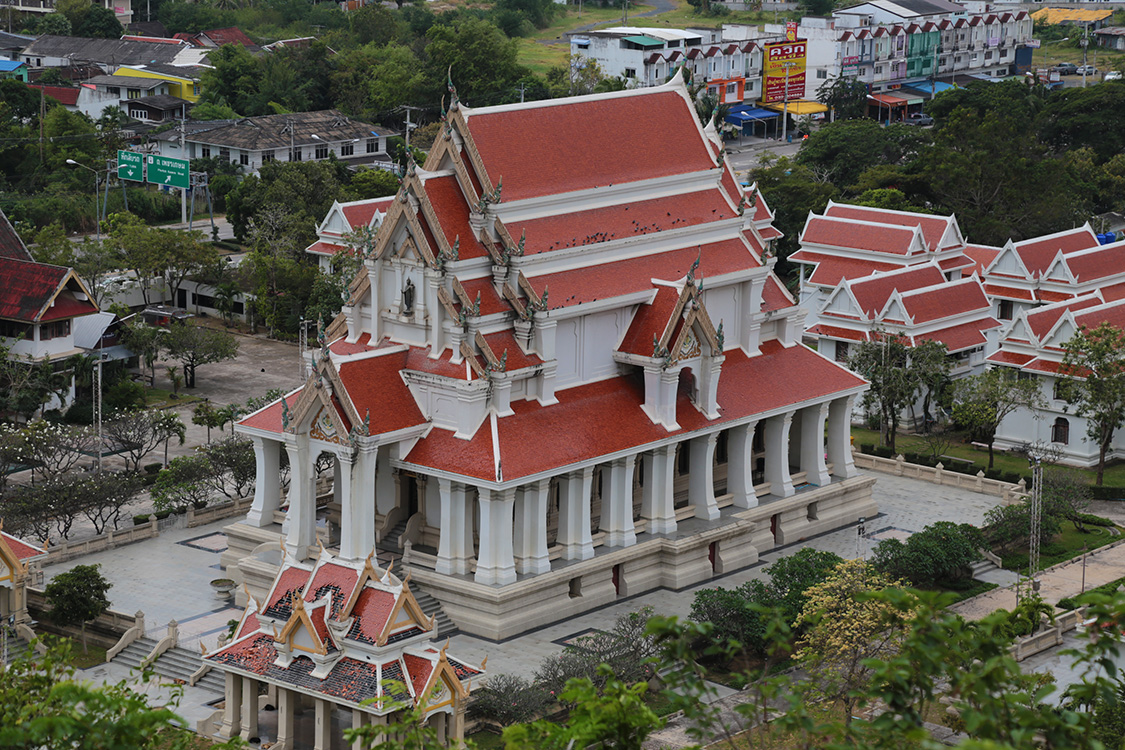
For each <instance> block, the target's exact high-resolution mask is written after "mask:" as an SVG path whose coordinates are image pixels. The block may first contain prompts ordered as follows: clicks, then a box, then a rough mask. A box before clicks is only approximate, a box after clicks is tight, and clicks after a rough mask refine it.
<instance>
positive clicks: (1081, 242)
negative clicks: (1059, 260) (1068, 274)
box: [1015, 226, 1098, 278]
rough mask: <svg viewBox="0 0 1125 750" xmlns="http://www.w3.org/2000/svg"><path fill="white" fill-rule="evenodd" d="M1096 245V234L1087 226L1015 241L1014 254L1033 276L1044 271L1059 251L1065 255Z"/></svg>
mask: <svg viewBox="0 0 1125 750" xmlns="http://www.w3.org/2000/svg"><path fill="white" fill-rule="evenodd" d="M1097 246H1098V238H1097V235H1095V234H1094V231H1093V230H1092V229H1090V227H1088V226H1083V227H1079V228H1078V229H1071V230H1069V231H1066V232H1059V233H1058V234H1052V235H1048V236H1047V237H1037V238H1035V239H1032V240H1024V241H1023V242H1017V243H1015V249H1016V254H1018V255H1019V256H1020V260H1022V261H1023V264H1024V266H1025V267H1026V268H1027V270H1028V272H1029V273H1030V274H1031V275H1032V277H1033V278H1034V277H1036V276H1039V275H1040V274H1042V273H1043V272H1044V271H1046V270H1047V268H1048V267H1049V266H1050V265H1051V261H1053V260H1054V259H1055V256H1056V255H1058V254H1059V252H1062V254H1063V255H1067V254H1069V253H1073V252H1077V251H1079V250H1085V249H1087V248H1091V247H1097Z"/></svg>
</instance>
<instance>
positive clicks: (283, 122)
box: [185, 109, 395, 173]
mask: <svg viewBox="0 0 1125 750" xmlns="http://www.w3.org/2000/svg"><path fill="white" fill-rule="evenodd" d="M394 134H395V133H394V131H393V130H388V129H387V128H383V127H380V126H378V125H370V124H368V123H365V122H360V121H358V120H353V119H351V118H349V117H347V116H345V115H343V114H341V113H340V112H338V111H336V110H334V109H327V110H322V111H320V112H294V113H292V114H286V115H264V116H262V117H246V118H243V119H241V120H236V121H235V122H234V123H232V124H230V125H227V126H225V127H218V128H211V129H208V130H204V131H202V132H196V133H190V134H188V135H187V136H186V139H185V140H186V142H187V152H188V153H187V154H186V157H187V158H189V159H197V158H209V157H215V156H217V157H219V158H220V159H224V160H229V161H232V162H234V163H236V164H239V165H241V166H242V167H243V169H244V170H245V171H247V172H249V173H255V172H257V171H258V169H259V168H261V166H262V164H264V163H266V162H271V161H320V160H323V159H327V158H329V157H330V156H334V157H335V158H337V159H339V160H340V161H343V162H346V163H348V164H351V165H356V166H358V165H362V164H375V163H383V164H387V165H388V166H389V165H390V162H391V158H390V155H389V154H388V153H387V138H389V137H390V136H392V135H394Z"/></svg>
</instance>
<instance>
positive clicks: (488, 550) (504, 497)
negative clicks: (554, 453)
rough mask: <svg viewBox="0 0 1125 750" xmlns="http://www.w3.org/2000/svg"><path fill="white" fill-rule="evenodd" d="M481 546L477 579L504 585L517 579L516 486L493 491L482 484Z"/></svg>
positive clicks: (491, 583)
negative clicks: (514, 551)
mask: <svg viewBox="0 0 1125 750" xmlns="http://www.w3.org/2000/svg"><path fill="white" fill-rule="evenodd" d="M477 501H478V502H479V503H480V549H479V550H478V552H477V572H476V577H475V580H476V582H477V583H483V584H487V585H499V586H503V585H505V584H509V583H515V581H516V560H515V556H514V555H513V554H512V513H513V510H514V507H515V504H516V490H515V488H514V487H513V488H512V489H507V490H500V491H499V492H492V491H491V490H488V489H485V488H483V487H481V488H480V489H479V495H478V498H477Z"/></svg>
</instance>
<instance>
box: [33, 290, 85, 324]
mask: <svg viewBox="0 0 1125 750" xmlns="http://www.w3.org/2000/svg"><path fill="white" fill-rule="evenodd" d="M96 312H98V306H97V305H95V304H94V303H93V302H91V301H90V300H80V299H78V298H77V297H75V296H74V293H73V292H70V291H68V290H65V289H64V290H63V291H62V292H59V296H57V297H55V302H54V304H53V305H51V306H50V307H48V308H47V309H46V310H44V311H43V314H42V315H40V316H39V320H40V322H43V323H46V322H48V321H52V320H63V319H64V318H77V317H78V316H80V315H93V314H94V313H96Z"/></svg>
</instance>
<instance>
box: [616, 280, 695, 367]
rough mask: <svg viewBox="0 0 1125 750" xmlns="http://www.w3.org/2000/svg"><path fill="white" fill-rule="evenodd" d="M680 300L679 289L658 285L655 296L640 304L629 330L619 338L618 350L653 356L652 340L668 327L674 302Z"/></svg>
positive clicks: (656, 338)
mask: <svg viewBox="0 0 1125 750" xmlns="http://www.w3.org/2000/svg"><path fill="white" fill-rule="evenodd" d="M679 301H680V290H678V289H676V288H674V287H670V286H658V287H657V288H656V296H655V297H654V298H653V300H652V302H651V303H650V304H647V305H641V306H640V308H638V309H637V314H636V315H634V316H633V322H632V323H630V324H629V330H628V331H626V332H625V337H624V338H623V339H622V340H621V346H619V347H618V351H621V352H625V353H626V354H635V355H637V356H641V357H651V356H653V343H652V342H653V341H654V340H659V339H660V338H661V337H662V336H663V335H664V331H665V330H666V329H667V327H668V322H669V320H670V318H671V317H672V312H673V310H675V309H676V303H677V302H679Z"/></svg>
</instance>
